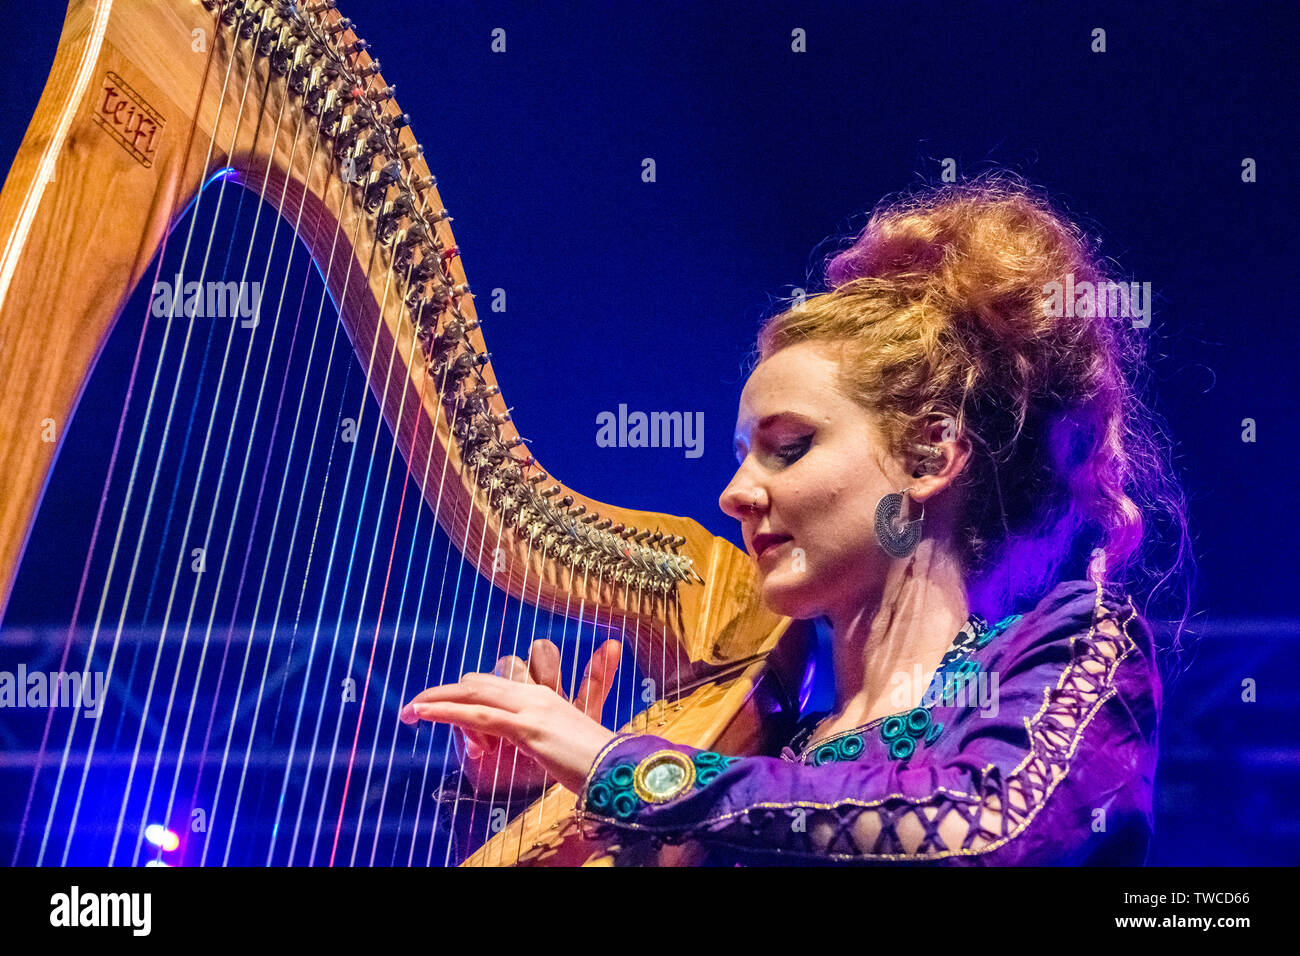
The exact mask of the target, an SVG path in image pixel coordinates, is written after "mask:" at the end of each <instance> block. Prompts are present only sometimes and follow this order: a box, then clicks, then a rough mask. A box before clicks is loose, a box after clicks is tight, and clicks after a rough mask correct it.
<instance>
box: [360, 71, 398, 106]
mask: <svg viewBox="0 0 1300 956" xmlns="http://www.w3.org/2000/svg"><path fill="white" fill-rule="evenodd" d="M373 65H374V66H376V67H377V66H378V64H377V63H376V64H373ZM396 90H397V87H396V86H385V87H384V88H383V89H382V90H371V91H370V92H368V93H367V94H366V96H367V97H369V98H370V99H372V100H374V101H375V102H376V103H382V102H384V101H385V100H390V99H392V98H393V93H394V92H396Z"/></svg>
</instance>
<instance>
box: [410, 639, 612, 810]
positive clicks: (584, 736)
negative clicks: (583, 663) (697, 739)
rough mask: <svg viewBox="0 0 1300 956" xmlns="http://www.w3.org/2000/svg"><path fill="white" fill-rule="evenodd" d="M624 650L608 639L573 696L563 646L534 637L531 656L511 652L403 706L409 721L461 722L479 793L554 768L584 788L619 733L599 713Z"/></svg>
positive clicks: (571, 785)
mask: <svg viewBox="0 0 1300 956" xmlns="http://www.w3.org/2000/svg"><path fill="white" fill-rule="evenodd" d="M621 653H622V645H621V644H620V643H619V642H618V641H613V640H610V641H606V642H605V643H604V644H603V645H601V647H600V648H599V649H597V651H596V652H595V653H594V654H592V655H591V660H590V661H589V662H588V664H587V669H586V672H585V673H584V675H583V679H582V684H581V685H580V686H579V688H578V692H577V693H576V694H575V695H574V697H573V701H572V702H569V701H567V700H565V698H564V696H563V695H562V693H561V692H560V686H561V685H560V652H559V649H558V648H557V647H556V646H555V644H553V643H552V642H551V641H545V640H542V641H534V642H533V645H532V647H531V648H529V657H528V662H527V663H525V662H524V661H522V660H520V659H519V658H518V657H513V656H510V657H503V658H501V660H499V661H497V665H496V668H495V673H493V674H466V675H465V676H464V677H462V678H461V679H460V681H458V682H457V683H455V684H444V685H442V686H441V687H431V688H429V689H428V690H426V691H424V692H422V693H421V694H419V695H418V696H417V697H415V699H414V700H412V701H411V702H410V703H409V704H407V705H406V706H405V707H403V708H402V713H401V720H402V722H403V723H406V724H414V723H415V722H416V721H417V720H428V721H432V722H434V723H445V724H452V725H453V726H455V727H456V728H457V733H456V743H457V748H458V749H459V750H461V754H462V756H461V760H462V764H463V768H464V772H465V775H466V776H467V777H468V778H469V780H470V783H471V785H472V786H473V787H474V789H475V791H476V792H480V793H481V792H491V791H493V790H500V789H505V788H506V787H511V788H517V787H523V788H529V787H533V786H537V785H540V784H541V783H542V782H543V780H544V775H545V774H549V775H550V776H551V777H552V778H553V779H555V780H557V781H558V782H559V783H560V784H562V785H563V786H565V787H567V788H568V789H569V790H571V791H573V792H574V793H577V792H578V791H579V790H581V789H582V785H583V784H584V783H585V782H586V779H587V771H589V770H590V769H591V765H592V763H593V762H595V759H596V755H597V754H598V753H599V752H600V749H601V748H602V747H604V746H605V744H606V743H608V742H609V740H610V739H611V738H612V737H613V736H614V732H613V731H611V730H608V729H607V728H605V727H603V726H602V725H601V723H600V719H599V718H600V714H601V711H602V710H603V709H604V706H605V698H606V697H608V696H609V691H610V688H611V687H612V686H613V684H614V674H615V672H616V671H617V669H618V662H619V657H620V654H621ZM462 734H463V738H462Z"/></svg>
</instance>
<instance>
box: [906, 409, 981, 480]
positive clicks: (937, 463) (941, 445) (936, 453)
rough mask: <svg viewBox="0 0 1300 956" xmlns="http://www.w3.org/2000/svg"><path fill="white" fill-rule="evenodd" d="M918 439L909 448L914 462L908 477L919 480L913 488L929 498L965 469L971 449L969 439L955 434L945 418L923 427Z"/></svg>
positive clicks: (958, 433) (957, 433)
mask: <svg viewBox="0 0 1300 956" xmlns="http://www.w3.org/2000/svg"><path fill="white" fill-rule="evenodd" d="M922 439H923V440H922V441H918V442H915V443H913V445H912V449H913V452H914V455H915V459H914V461H915V462H916V467H915V468H914V469H913V471H912V477H913V478H916V479H920V480H921V484H918V485H917V486H916V489H917V491H918V492H926V493H928V494H933V493H934V492H935V491H938V490H939V489H941V488H943V487H945V486H947V485H948V484H949V483H951V482H952V481H953V480H954V479H955V478H956V477H957V476H958V475H959V474H961V472H962V471H963V470H964V469H965V467H966V464H967V462H968V461H969V460H970V456H971V452H972V445H971V441H970V439H969V438H968V437H967V436H966V435H965V434H964V433H962V432H959V431H958V430H957V426H956V423H955V422H954V421H953V420H952V419H951V418H948V417H946V416H944V417H938V418H935V419H934V420H932V421H930V422H929V423H927V425H926V426H925V428H924V429H923V431H922ZM928 494H927V496H928Z"/></svg>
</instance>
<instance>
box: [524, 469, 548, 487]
mask: <svg viewBox="0 0 1300 956" xmlns="http://www.w3.org/2000/svg"><path fill="white" fill-rule="evenodd" d="M546 478H547V475H546V473H545V472H538V473H537V474H535V475H529V476H528V483H529V484H530V485H536V484H540V483H541V482H543V481H545V480H546Z"/></svg>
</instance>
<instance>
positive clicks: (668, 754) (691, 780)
mask: <svg viewBox="0 0 1300 956" xmlns="http://www.w3.org/2000/svg"><path fill="white" fill-rule="evenodd" d="M665 762H667V763H675V764H677V766H679V767H681V768H682V770H683V771H684V772H685V774H686V776H685V777H683V778H682V782H681V784H680V785H678V787H677V789H675V790H674V791H673V792H672V793H656V792H655V791H653V790H651V789H650V788H649V787H647V786H646V782H645V778H646V777H647V776H648V775H649V773H650V771H651V770H654V769H655V768H656V767H658V766H659V765H660V764H662V763H665ZM693 786H695V761H693V760H692V759H691V758H690V757H688V756H686V755H685V754H683V753H680V752H678V751H676V750H656V751H655V752H654V753H652V754H651V755H650V756H648V757H646V758H645V759H644V760H642V761H641V762H640V763H639V764H637V765H636V770H635V772H634V773H633V774H632V789H633V790H635V791H636V795H637V796H638V797H640V798H641V799H642V800H644V801H645V802H646V803H667V802H668V801H669V800H672V799H674V798H676V797H679V796H681V795H682V794H683V793H685V792H686V791H687V790H689V789H691V787H693Z"/></svg>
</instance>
